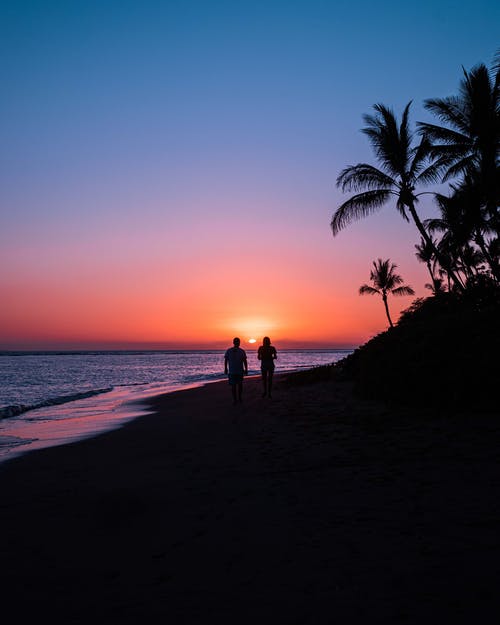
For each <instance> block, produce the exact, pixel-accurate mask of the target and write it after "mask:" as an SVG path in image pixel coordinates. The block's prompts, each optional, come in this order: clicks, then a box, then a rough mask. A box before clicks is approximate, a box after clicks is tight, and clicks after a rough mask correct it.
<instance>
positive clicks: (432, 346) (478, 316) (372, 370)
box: [342, 294, 500, 409]
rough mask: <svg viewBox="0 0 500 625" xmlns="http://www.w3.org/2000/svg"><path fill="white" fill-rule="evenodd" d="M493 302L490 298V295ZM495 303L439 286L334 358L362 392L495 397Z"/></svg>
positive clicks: (472, 399)
mask: <svg viewBox="0 0 500 625" xmlns="http://www.w3.org/2000/svg"><path fill="white" fill-rule="evenodd" d="M491 302H493V303H491ZM499 320H500V305H499V304H498V303H495V299H494V298H492V299H490V300H489V301H488V300H486V299H485V300H483V302H482V303H481V305H478V301H477V299H475V298H470V300H468V299H467V298H464V296H462V297H461V298H459V297H457V296H455V295H451V294H443V295H440V296H437V297H430V298H427V299H423V300H422V299H421V300H416V301H415V302H414V303H413V304H412V306H411V307H410V308H409V309H408V310H407V311H405V312H404V313H403V314H402V315H401V319H400V321H399V322H398V324H397V326H396V327H394V328H393V329H391V330H388V331H387V332H384V333H382V334H379V335H377V336H375V337H374V338H373V339H371V340H370V341H369V342H368V343H366V344H365V345H362V346H361V347H359V348H358V349H357V350H356V351H355V352H354V353H353V354H352V355H350V356H348V357H347V358H346V359H344V361H342V369H343V373H344V375H346V376H347V377H349V378H350V379H352V380H353V382H354V392H355V393H356V394H357V395H359V396H361V397H364V398H370V399H380V400H384V401H387V402H396V403H401V404H406V405H414V406H420V405H428V406H432V407H435V408H438V409H445V408H447V407H448V408H452V409H457V408H474V407H477V408H480V409H492V408H496V404H497V396H498V392H497V386H498V384H499V376H498V371H499V365H498V359H499V358H500V329H499V328H500V323H499Z"/></svg>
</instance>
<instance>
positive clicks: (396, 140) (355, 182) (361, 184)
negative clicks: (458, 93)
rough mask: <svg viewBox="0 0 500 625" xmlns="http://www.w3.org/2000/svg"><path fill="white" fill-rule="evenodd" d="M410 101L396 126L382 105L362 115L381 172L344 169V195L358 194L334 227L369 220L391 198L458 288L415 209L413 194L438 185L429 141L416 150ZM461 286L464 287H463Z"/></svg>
mask: <svg viewBox="0 0 500 625" xmlns="http://www.w3.org/2000/svg"><path fill="white" fill-rule="evenodd" d="M410 105H411V102H409V103H408V104H407V105H406V107H405V109H404V111H403V115H402V118H401V123H400V124H399V125H398V123H397V120H396V117H395V115H394V113H393V112H392V111H391V110H390V109H388V108H387V107H386V106H384V105H383V104H376V105H375V106H374V107H373V108H374V109H375V115H365V116H364V117H363V119H364V121H365V123H366V127H365V128H363V130H362V132H364V133H365V134H366V135H367V136H368V139H369V141H370V143H371V144H372V147H373V149H374V151H375V155H376V156H377V158H378V160H379V162H380V165H381V167H380V169H378V168H377V167H374V166H373V165H370V164H368V163H358V164H357V165H351V166H349V167H346V168H345V169H344V170H342V171H341V172H340V174H339V176H338V178H337V186H338V187H340V188H341V189H342V191H344V192H345V191H355V192H357V193H356V194H355V195H353V196H352V197H351V198H349V199H348V200H347V201H346V202H344V203H343V204H341V205H340V206H339V208H338V209H337V210H336V211H335V213H334V215H333V218H332V221H331V224H330V225H331V228H332V232H333V235H334V236H335V235H337V234H338V233H339V231H340V230H342V229H343V228H345V226H347V225H348V224H350V223H351V222H352V221H355V220H357V219H361V218H362V217H366V216H367V215H370V214H372V213H374V212H375V211H377V210H379V209H380V208H381V207H382V206H383V205H384V204H386V203H387V202H388V201H389V199H391V198H395V200H396V208H397V210H398V211H399V213H400V214H401V216H402V217H403V218H404V219H406V221H409V220H410V218H409V216H408V214H409V215H410V216H411V218H412V220H413V222H414V223H415V225H416V227H417V228H418V231H419V232H420V236H421V237H422V239H423V240H424V241H425V243H426V244H427V245H428V246H429V247H430V248H431V249H432V251H433V253H434V255H435V256H436V258H437V259H438V261H439V263H440V264H441V265H442V266H444V267H445V269H446V270H447V271H448V272H449V273H450V275H451V278H452V280H453V281H454V282H457V283H458V284H459V285H460V282H459V280H458V278H457V277H456V276H455V275H454V274H453V270H452V269H451V268H450V267H449V266H445V265H446V259H445V258H440V254H439V250H438V249H437V248H436V247H435V245H434V243H433V241H432V239H431V237H430V236H429V233H428V232H427V230H426V229H425V227H424V225H423V223H422V221H421V219H420V217H419V215H418V213H417V210H416V204H417V203H418V197H419V195H421V193H419V194H417V193H415V188H416V186H417V185H418V184H425V183H428V182H434V181H436V179H437V173H438V172H437V171H436V169H435V168H434V167H433V166H430V165H429V163H428V160H427V153H428V149H429V146H428V142H427V139H426V138H425V137H423V138H422V139H421V141H420V144H419V145H417V146H413V145H412V144H413V135H412V132H411V130H410V126H409V114H410ZM460 286H461V285H460Z"/></svg>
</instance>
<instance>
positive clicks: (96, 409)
mask: <svg viewBox="0 0 500 625" xmlns="http://www.w3.org/2000/svg"><path fill="white" fill-rule="evenodd" d="M351 352H352V350H326V349H325V350H280V351H279V352H278V360H277V361H276V372H277V373H279V372H285V371H297V370H300V369H309V368H311V367H316V366H319V365H323V364H329V363H332V362H338V361H339V360H341V359H342V358H344V357H345V356H347V355H348V354H349V353H351ZM247 355H248V364H249V374H250V375H256V374H259V372H260V370H259V364H258V360H257V355H256V351H254V350H247ZM223 371H224V351H223V350H211V351H133V352H131V351H86V352H0V462H1V461H4V460H6V459H9V458H12V457H14V456H16V455H19V454H20V453H25V452H27V451H31V450H33V449H39V448H43V447H50V446H54V445H61V444H64V443H67V442H71V441H75V440H80V439H82V438H87V437H90V436H95V435H96V434H98V433H100V432H103V431H108V430H111V429H113V428H116V427H119V426H120V425H121V424H123V423H124V422H125V421H127V420H129V419H131V418H135V417H137V416H139V415H140V414H144V411H145V408H144V407H143V406H141V403H140V402H141V401H142V400H144V399H146V398H147V397H151V396H153V395H159V394H161V393H167V392H172V391H175V390H180V389H185V388H191V387H194V386H201V385H203V384H206V383H208V382H214V381H216V380H222V379H225V376H224V373H223Z"/></svg>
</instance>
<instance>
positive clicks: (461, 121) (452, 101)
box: [424, 96, 468, 132]
mask: <svg viewBox="0 0 500 625" xmlns="http://www.w3.org/2000/svg"><path fill="white" fill-rule="evenodd" d="M424 107H425V108H426V109H427V110H428V111H431V113H433V114H434V115H436V117H437V118H438V119H440V120H441V121H442V122H445V123H446V124H449V125H451V126H453V127H454V128H456V129H457V130H459V131H460V132H467V126H468V124H467V115H466V114H465V113H464V110H463V102H462V100H461V98H459V97H457V96H450V97H448V98H431V99H429V100H426V101H425V102H424Z"/></svg>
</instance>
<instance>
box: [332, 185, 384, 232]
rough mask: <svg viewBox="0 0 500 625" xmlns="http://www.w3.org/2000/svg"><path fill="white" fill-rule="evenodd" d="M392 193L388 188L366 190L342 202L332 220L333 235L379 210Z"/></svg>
mask: <svg viewBox="0 0 500 625" xmlns="http://www.w3.org/2000/svg"><path fill="white" fill-rule="evenodd" d="M392 194H393V193H392V191H388V190H373V191H365V192H364V193H358V194H357V195H354V196H353V197H351V198H350V199H349V200H347V201H346V202H344V203H343V204H341V205H340V206H339V208H337V210H336V211H335V213H334V215H333V218H332V221H331V222H330V226H331V229H332V233H333V236H335V235H336V234H338V233H339V232H340V231H341V230H342V229H343V228H345V227H346V226H348V225H349V224H350V223H351V222H353V221H357V220H359V219H362V218H363V217H366V216H367V215H371V214H372V213H374V212H376V211H377V210H379V209H380V208H381V207H382V206H383V205H384V204H385V203H386V202H387V200H388V199H389V198H390V197H391V195H392Z"/></svg>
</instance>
